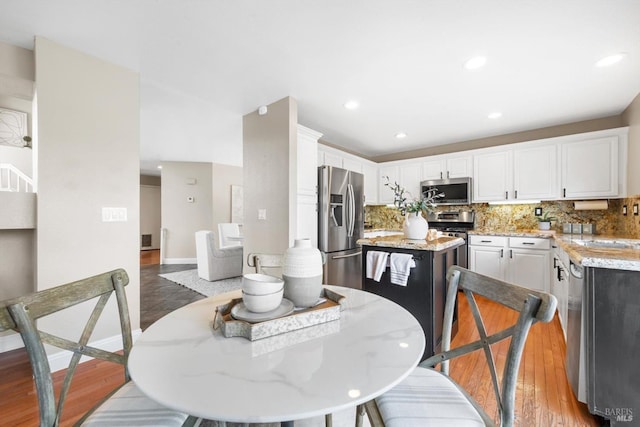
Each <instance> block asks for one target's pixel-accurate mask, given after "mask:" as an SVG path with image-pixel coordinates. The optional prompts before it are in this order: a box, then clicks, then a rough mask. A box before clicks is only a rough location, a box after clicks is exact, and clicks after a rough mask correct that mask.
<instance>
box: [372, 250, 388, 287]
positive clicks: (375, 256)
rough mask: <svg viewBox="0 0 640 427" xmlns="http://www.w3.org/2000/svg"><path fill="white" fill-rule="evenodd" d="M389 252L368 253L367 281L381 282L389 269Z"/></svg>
mask: <svg viewBox="0 0 640 427" xmlns="http://www.w3.org/2000/svg"><path fill="white" fill-rule="evenodd" d="M388 257H389V252H382V251H369V252H367V279H373V280H375V281H376V282H379V281H380V279H381V278H382V273H384V271H385V270H386V269H387V258H388Z"/></svg>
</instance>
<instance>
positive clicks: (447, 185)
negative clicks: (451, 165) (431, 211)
mask: <svg viewBox="0 0 640 427" xmlns="http://www.w3.org/2000/svg"><path fill="white" fill-rule="evenodd" d="M420 188H421V191H422V194H424V193H425V192H426V191H427V190H429V189H432V188H437V189H438V192H440V193H443V194H444V197H439V198H437V199H435V200H434V203H435V204H436V205H468V204H470V203H471V178H449V179H432V180H429V181H422V182H421V183H420Z"/></svg>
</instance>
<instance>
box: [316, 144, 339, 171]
mask: <svg viewBox="0 0 640 427" xmlns="http://www.w3.org/2000/svg"><path fill="white" fill-rule="evenodd" d="M318 154H319V156H318V159H319V160H320V161H319V162H318V166H333V167H336V168H342V156H340V155H338V154H336V153H332V152H328V151H325V150H322V149H320V148H319V149H318Z"/></svg>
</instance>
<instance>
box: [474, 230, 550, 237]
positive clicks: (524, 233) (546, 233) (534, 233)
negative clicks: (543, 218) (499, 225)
mask: <svg viewBox="0 0 640 427" xmlns="http://www.w3.org/2000/svg"><path fill="white" fill-rule="evenodd" d="M467 234H469V235H482V236H506V237H539V238H543V239H550V238H552V237H553V236H554V235H555V234H556V232H555V231H553V230H515V231H505V230H496V229H488V228H476V229H473V230H469V231H468V232H467Z"/></svg>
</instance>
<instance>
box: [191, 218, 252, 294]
mask: <svg viewBox="0 0 640 427" xmlns="http://www.w3.org/2000/svg"><path fill="white" fill-rule="evenodd" d="M196 257H197V260H198V276H199V277H200V278H201V279H204V280H208V281H210V282H212V281H214V280H222V279H228V278H230V277H237V276H242V246H235V247H228V248H222V249H220V248H217V247H216V239H215V235H214V233H213V231H209V230H202V231H196Z"/></svg>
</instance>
